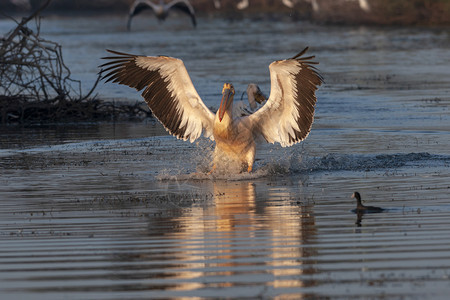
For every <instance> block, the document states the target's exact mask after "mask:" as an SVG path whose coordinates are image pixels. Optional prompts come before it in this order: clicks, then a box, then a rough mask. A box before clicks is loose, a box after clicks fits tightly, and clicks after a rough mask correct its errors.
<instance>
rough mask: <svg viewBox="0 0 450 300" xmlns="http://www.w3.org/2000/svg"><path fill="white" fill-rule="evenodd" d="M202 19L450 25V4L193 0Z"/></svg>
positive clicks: (57, 3)
mask: <svg viewBox="0 0 450 300" xmlns="http://www.w3.org/2000/svg"><path fill="white" fill-rule="evenodd" d="M43 2H44V0H2V1H0V10H1V11H2V12H4V13H7V14H16V15H17V14H24V13H29V12H31V11H32V10H34V9H37V8H38V7H39V6H40V5H41V4H42V3H43ZM133 2H134V1H133V0H116V1H109V0H96V1H92V0H78V1H72V0H54V1H52V3H51V4H50V6H49V7H48V9H47V10H46V11H45V12H44V13H43V14H65V15H74V14H86V13H92V14H111V13H114V14H126V13H127V12H128V9H129V7H130V5H131V4H132V3H133ZM191 4H192V5H193V6H194V8H195V10H196V13H197V14H198V15H200V16H201V15H215V14H225V15H226V16H227V17H230V18H239V17H242V16H245V15H253V16H259V17H264V18H270V17H272V18H275V17H283V16H284V17H289V18H292V19H301V20H311V21H315V22H320V23H326V24H379V25H449V24H450V1H448V0H395V1H391V0H192V1H191Z"/></svg>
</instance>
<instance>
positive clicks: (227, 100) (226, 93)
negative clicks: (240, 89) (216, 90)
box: [217, 83, 234, 122]
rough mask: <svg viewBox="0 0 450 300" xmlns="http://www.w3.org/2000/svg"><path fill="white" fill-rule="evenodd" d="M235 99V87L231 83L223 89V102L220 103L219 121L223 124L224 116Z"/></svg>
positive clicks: (226, 84)
mask: <svg viewBox="0 0 450 300" xmlns="http://www.w3.org/2000/svg"><path fill="white" fill-rule="evenodd" d="M233 98H234V87H233V85H232V84H231V83H225V84H224V85H223V89H222V102H220V107H219V111H218V112H217V113H218V114H219V121H220V122H222V119H223V115H224V114H225V112H226V111H227V110H228V108H229V107H230V106H231V103H233Z"/></svg>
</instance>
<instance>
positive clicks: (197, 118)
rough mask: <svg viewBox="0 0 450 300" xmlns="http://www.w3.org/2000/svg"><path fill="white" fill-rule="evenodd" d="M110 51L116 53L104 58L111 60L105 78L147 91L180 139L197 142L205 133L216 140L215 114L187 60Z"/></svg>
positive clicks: (159, 115)
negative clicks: (201, 92)
mask: <svg viewBox="0 0 450 300" xmlns="http://www.w3.org/2000/svg"><path fill="white" fill-rule="evenodd" d="M108 51H109V52H111V53H113V54H115V55H116V56H112V57H104V59H107V60H110V61H109V62H107V63H105V64H103V65H101V66H100V67H101V68H102V70H101V71H100V72H101V73H102V79H106V82H108V81H111V82H115V83H119V84H124V85H128V86H129V87H132V88H135V89H136V90H138V91H141V90H143V92H142V94H141V95H142V97H144V99H145V102H147V105H148V107H149V108H150V109H151V111H152V113H153V115H154V116H155V117H156V118H158V120H159V121H160V122H161V123H162V124H163V125H164V127H165V128H166V129H167V131H169V132H170V133H171V134H172V135H174V136H176V137H177V138H179V139H183V140H187V139H189V140H190V141H191V142H193V141H194V140H196V139H197V138H199V137H200V135H201V134H202V132H203V134H204V135H205V136H206V137H210V138H211V139H213V137H212V132H213V124H214V114H213V113H212V112H211V111H210V110H209V109H208V108H207V107H206V105H205V104H204V103H203V101H202V100H201V99H200V96H199V95H198V93H197V91H196V90H195V88H194V85H193V84H192V81H191V78H190V77H189V74H188V72H187V70H186V67H185V66H184V63H183V61H181V60H180V59H176V58H172V57H166V56H158V57H152V56H138V55H132V54H126V53H120V52H116V51H111V50H108ZM105 73H106V74H105Z"/></svg>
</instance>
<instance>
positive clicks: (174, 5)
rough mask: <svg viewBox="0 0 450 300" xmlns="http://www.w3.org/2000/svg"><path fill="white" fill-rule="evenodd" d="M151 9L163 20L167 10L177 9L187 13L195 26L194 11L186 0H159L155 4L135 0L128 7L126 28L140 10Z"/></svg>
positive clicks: (129, 26)
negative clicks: (168, 0) (165, 0)
mask: <svg viewBox="0 0 450 300" xmlns="http://www.w3.org/2000/svg"><path fill="white" fill-rule="evenodd" d="M147 9H151V10H152V11H153V13H154V14H155V16H156V17H157V18H158V20H161V21H164V20H165V19H166V18H167V16H168V15H169V11H170V10H171V9H177V10H179V11H182V12H184V13H186V14H188V15H189V16H190V17H191V20H192V24H193V25H194V27H195V26H197V21H196V19H195V12H194V8H193V7H192V5H191V4H190V3H189V1H188V0H173V1H171V2H169V3H167V4H165V3H164V0H159V3H158V4H155V3H153V2H151V1H149V0H135V1H134V3H133V4H132V5H131V7H130V11H129V13H128V22H127V29H128V30H130V28H131V20H132V18H133V17H134V16H135V15H137V14H139V13H140V12H142V11H144V10H147Z"/></svg>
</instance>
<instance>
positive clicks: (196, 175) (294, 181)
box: [0, 17, 450, 299]
mask: <svg viewBox="0 0 450 300" xmlns="http://www.w3.org/2000/svg"><path fill="white" fill-rule="evenodd" d="M135 21H136V23H134V29H133V31H132V32H130V33H128V32H126V31H125V22H126V18H125V17H110V18H106V17H103V18H102V19H100V20H96V19H93V18H81V19H80V18H79V19H64V18H62V19H61V18H50V19H44V20H43V21H42V24H41V31H42V34H43V35H44V36H45V37H46V38H47V39H49V40H54V41H57V42H59V43H61V44H62V45H63V54H64V58H65V62H66V64H67V65H68V66H69V68H70V69H71V70H72V72H73V77H75V78H77V79H81V80H83V87H84V88H85V89H86V90H87V89H89V87H90V86H91V85H92V83H93V81H95V79H96V73H97V72H98V68H97V66H98V65H99V64H101V60H100V59H99V58H100V57H102V56H104V55H105V51H104V49H105V48H108V49H114V50H119V51H125V52H131V53H136V54H146V55H160V54H164V55H170V56H175V57H179V58H182V59H183V60H184V62H185V65H186V67H187V69H188V71H189V73H190V75H191V77H192V80H193V82H194V84H195V86H196V88H197V91H198V92H199V94H200V96H201V97H202V98H203V99H204V101H205V102H206V104H207V105H208V106H211V107H217V105H218V102H219V100H220V96H221V94H220V92H221V88H222V84H223V83H224V82H227V81H229V82H232V83H233V84H234V86H235V88H236V89H237V94H240V93H241V92H242V91H244V90H245V88H246V85H247V83H249V82H256V83H258V84H259V85H260V86H261V88H262V90H263V91H264V92H265V93H266V94H269V88H270V81H269V71H268V65H269V64H270V63H271V62H272V61H273V60H276V59H283V58H287V57H291V56H293V55H294V54H296V53H297V52H298V51H300V50H301V49H303V47H305V46H308V45H309V46H310V47H311V48H310V53H311V54H314V55H316V57H317V60H318V61H320V65H319V69H320V70H321V72H322V74H323V75H324V77H325V82H326V83H325V85H324V86H322V87H321V88H320V90H319V92H318V99H319V100H318V103H317V110H316V112H317V113H316V121H315V123H314V125H313V130H312V132H311V134H310V136H309V137H308V139H307V140H306V141H305V142H304V143H302V144H300V145H296V146H294V147H291V148H281V147H279V146H277V145H262V147H261V149H260V150H259V152H258V153H257V162H256V165H255V172H254V173H252V174H241V175H223V176H222V175H219V176H215V177H212V176H209V175H207V174H206V172H207V171H208V170H209V161H210V158H211V154H212V149H213V146H214V145H213V144H212V143H211V142H209V141H206V140H200V141H199V142H196V143H194V144H190V143H188V142H183V141H178V140H176V139H175V138H173V137H170V136H167V135H166V134H165V132H164V130H163V129H161V127H160V126H159V125H158V124H154V123H153V122H152V121H150V120H149V121H148V122H143V123H139V124H136V123H133V124H129V123H126V124H122V123H118V124H99V125H89V124H74V125H71V126H66V127H45V128H42V127H41V128H35V127H29V128H28V127H27V128H1V131H0V171H1V173H0V293H1V295H2V298H5V299H61V298H67V299H149V298H176V297H192V298H214V297H223V298H239V299H242V298H258V297H259V298H272V297H274V298H280V299H284V298H293V299H299V298H345V299H347V298H369V299H371V298H388V299H391V298H394V299H398V298H408V299H409V298H414V299H423V298H424V297H429V298H433V299H446V297H447V295H448V293H449V292H450V196H449V194H450V110H449V109H450V55H449V49H450V39H449V33H450V31H449V30H444V29H420V28H413V29H411V28H403V29H396V28H384V29H374V28H360V27H358V28H356V27H322V26H316V25H311V24H306V23H296V22H268V21H257V22H252V21H248V20H242V21H235V22H229V21H226V20H213V19H206V18H203V19H202V18H201V19H199V20H198V23H199V26H198V28H197V29H196V30H193V29H191V27H190V23H189V20H188V19H186V20H185V19H184V18H180V19H177V18H175V17H173V18H170V17H169V19H168V20H167V21H166V23H164V24H161V25H159V24H158V23H157V22H156V21H155V20H154V19H152V18H148V19H145V18H136V20H135ZM12 26H13V25H12V23H11V22H10V21H6V20H0V30H1V32H2V33H5V32H7V31H8V30H9V29H10V28H12ZM97 93H98V95H99V97H101V98H105V99H117V100H127V101H141V100H140V99H139V96H138V93H136V92H135V91H133V90H132V89H130V88H127V87H121V86H117V85H113V84H103V83H101V84H100V85H99V88H98V90H97ZM355 190H357V191H359V192H360V193H361V194H362V197H363V200H366V201H365V203H366V204H367V205H377V206H381V207H383V208H386V209H387V211H386V212H383V213H380V214H366V215H363V216H360V218H359V219H358V216H357V215H355V214H353V213H351V212H350V210H351V209H352V208H354V202H353V200H352V199H351V198H350V195H351V194H352V192H353V191H355Z"/></svg>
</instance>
